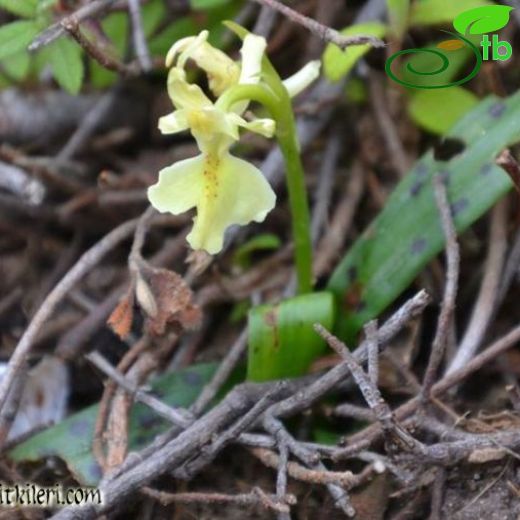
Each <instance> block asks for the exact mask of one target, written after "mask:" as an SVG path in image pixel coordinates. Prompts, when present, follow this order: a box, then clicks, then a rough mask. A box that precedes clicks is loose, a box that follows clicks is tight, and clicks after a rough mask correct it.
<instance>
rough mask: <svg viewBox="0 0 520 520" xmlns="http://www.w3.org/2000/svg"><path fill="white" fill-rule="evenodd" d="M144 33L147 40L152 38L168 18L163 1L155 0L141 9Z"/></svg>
mask: <svg viewBox="0 0 520 520" xmlns="http://www.w3.org/2000/svg"><path fill="white" fill-rule="evenodd" d="M141 14H142V18H143V31H144V35H145V36H146V38H149V37H150V36H152V35H153V34H154V33H155V31H156V30H157V28H158V27H159V25H161V22H163V21H164V19H165V16H166V7H165V6H164V2H163V0H155V1H153V2H149V3H147V4H144V5H143V6H142V7H141Z"/></svg>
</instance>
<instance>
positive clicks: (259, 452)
mask: <svg viewBox="0 0 520 520" xmlns="http://www.w3.org/2000/svg"><path fill="white" fill-rule="evenodd" d="M250 452H251V453H252V454H253V455H254V456H255V457H256V458H258V459H259V460H260V461H261V462H262V464H264V465H265V466H267V467H269V468H273V469H276V470H278V469H279V467H280V457H279V456H278V455H277V454H276V453H274V452H273V451H271V450H269V449H266V448H251V449H250ZM287 474H288V475H289V477H291V478H293V479H295V480H299V481H300V482H308V483H310V484H320V485H324V484H338V485H340V486H344V487H346V488H348V489H350V488H352V487H354V486H356V485H357V484H358V483H359V476H358V475H354V474H353V473H352V472H351V471H342V472H339V471H329V470H326V471H320V470H315V469H309V468H306V467H305V466H302V465H301V464H298V463H297V462H293V461H290V462H288V463H287Z"/></svg>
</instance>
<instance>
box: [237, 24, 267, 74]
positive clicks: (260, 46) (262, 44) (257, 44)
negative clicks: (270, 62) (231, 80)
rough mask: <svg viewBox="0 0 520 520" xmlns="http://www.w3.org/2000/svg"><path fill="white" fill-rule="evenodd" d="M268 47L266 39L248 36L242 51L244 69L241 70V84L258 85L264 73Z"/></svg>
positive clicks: (252, 35)
mask: <svg viewBox="0 0 520 520" xmlns="http://www.w3.org/2000/svg"><path fill="white" fill-rule="evenodd" d="M266 46H267V43H266V41H265V38H262V37H261V36H256V35H254V34H248V35H247V36H246V37H245V38H244V43H243V44H242V48H241V49H240V54H241V56H242V67H241V70H240V79H239V83H240V84H251V83H258V82H259V81H260V76H261V73H262V58H263V56H264V51H265V48H266Z"/></svg>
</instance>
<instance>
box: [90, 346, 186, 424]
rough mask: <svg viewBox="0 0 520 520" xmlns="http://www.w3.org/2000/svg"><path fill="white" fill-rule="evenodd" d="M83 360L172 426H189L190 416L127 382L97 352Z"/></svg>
mask: <svg viewBox="0 0 520 520" xmlns="http://www.w3.org/2000/svg"><path fill="white" fill-rule="evenodd" d="M85 358H86V359H88V360H89V361H90V362H91V363H92V364H93V365H94V366H95V367H96V368H98V369H99V370H101V372H103V373H104V374H105V375H106V376H108V377H109V378H110V379H112V380H113V381H115V382H116V383H117V384H118V385H119V386H120V387H122V388H124V389H125V390H126V391H127V392H128V393H129V394H130V395H131V396H132V397H134V398H135V400H136V401H139V402H141V403H143V404H145V405H146V406H148V407H149V408H151V409H152V410H154V411H155V412H156V413H157V414H158V415H160V416H161V417H164V418H165V419H167V420H168V421H170V422H171V423H172V424H175V425H177V426H181V427H182V428H186V427H188V426H189V425H190V424H191V422H192V418H191V416H190V414H187V413H186V412H184V410H182V409H175V408H172V407H170V406H168V405H167V404H164V403H163V402H162V401H161V400H160V399H157V398H156V397H154V396H153V395H151V394H149V393H147V392H146V391H144V390H143V389H142V388H140V387H139V386H137V385H135V384H134V383H132V382H130V381H128V380H127V379H126V378H125V376H124V375H123V374H122V373H121V372H119V370H117V369H116V368H114V367H113V366H112V365H111V364H110V363H109V362H108V361H107V360H106V359H105V358H104V357H103V356H102V355H101V354H100V353H99V352H90V353H89V354H86V355H85Z"/></svg>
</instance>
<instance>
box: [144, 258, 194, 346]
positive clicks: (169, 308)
mask: <svg viewBox="0 0 520 520" xmlns="http://www.w3.org/2000/svg"><path fill="white" fill-rule="evenodd" d="M142 274H143V277H144V279H145V281H146V283H147V284H148V286H149V289H150V293H151V295H153V298H154V300H155V304H156V312H155V313H154V315H153V316H150V315H147V320H146V325H147V328H148V330H149V332H150V333H151V334H153V335H155V336H160V335H163V334H164V333H165V331H166V327H167V325H168V324H173V325H177V326H180V327H181V328H182V329H187V330H190V329H194V328H196V327H197V326H198V325H199V323H200V319H201V312H200V309H199V307H198V306H196V305H195V304H194V303H193V293H192V291H191V289H190V288H189V287H188V285H187V284H186V282H185V281H184V279H183V278H182V277H181V276H179V275H178V274H177V273H174V272H173V271H169V270H168V269H155V268H149V269H146V271H143V272H142Z"/></svg>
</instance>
